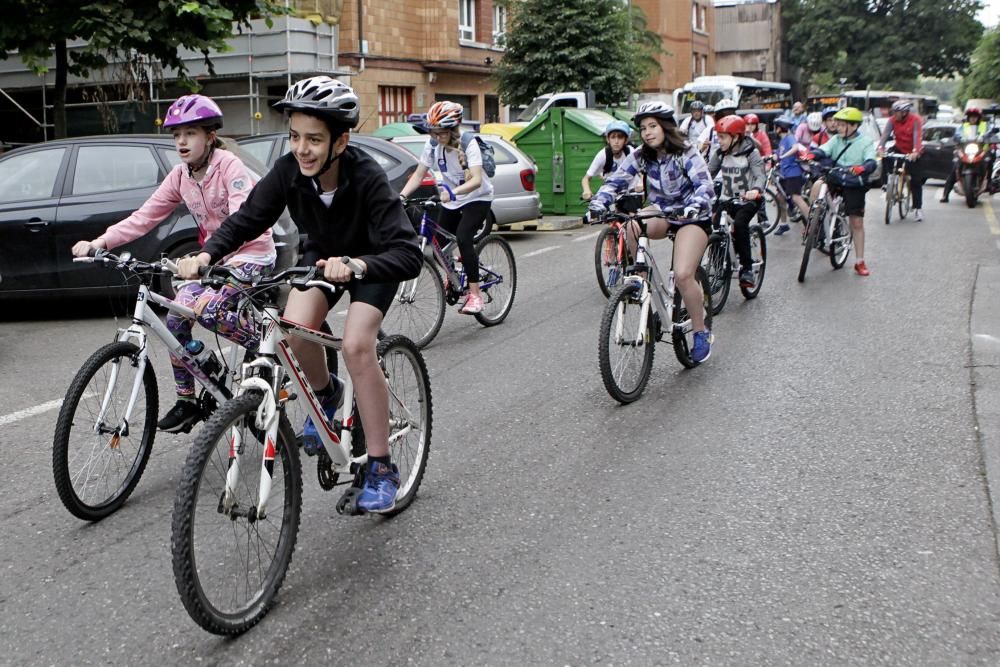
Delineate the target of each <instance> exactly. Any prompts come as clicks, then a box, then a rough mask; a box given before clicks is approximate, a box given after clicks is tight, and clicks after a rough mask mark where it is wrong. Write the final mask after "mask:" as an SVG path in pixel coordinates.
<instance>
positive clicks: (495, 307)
mask: <svg viewBox="0 0 1000 667" xmlns="http://www.w3.org/2000/svg"><path fill="white" fill-rule="evenodd" d="M476 254H478V255H479V289H480V290H482V292H483V302H484V304H483V310H482V311H481V312H478V313H476V319H477V320H478V321H479V323H480V324H482V325H483V326H485V327H492V326H496V325H497V324H500V323H501V322H503V321H504V320H505V319H506V318H507V314H508V313H510V308H511V306H513V305H514V294H515V293H516V292H517V265H516V264H515V263H514V251H513V250H511V248H510V244H509V243H507V242H506V241H504V240H503V239H502V238H500V237H499V236H496V235H490V236H487V237H486V238H485V239H483V240H482V241H480V242H479V243H478V244H477V245H476Z"/></svg>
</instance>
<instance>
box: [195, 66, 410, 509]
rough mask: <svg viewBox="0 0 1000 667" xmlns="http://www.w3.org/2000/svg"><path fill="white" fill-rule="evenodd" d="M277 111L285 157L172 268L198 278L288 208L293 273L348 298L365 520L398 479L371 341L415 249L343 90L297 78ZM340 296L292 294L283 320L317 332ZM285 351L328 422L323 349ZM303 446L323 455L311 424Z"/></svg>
mask: <svg viewBox="0 0 1000 667" xmlns="http://www.w3.org/2000/svg"><path fill="white" fill-rule="evenodd" d="M275 107H276V108H278V109H281V110H283V111H285V112H286V113H288V119H289V135H290V138H291V152H290V153H288V154H286V155H284V156H282V157H281V158H279V159H278V161H277V162H276V163H275V165H274V167H273V168H272V169H271V171H270V172H268V174H267V175H266V176H265V177H264V178H263V179H261V181H260V183H258V184H257V187H256V188H254V190H253V192H251V194H250V197H249V198H248V199H247V201H246V203H245V204H244V206H243V208H241V209H240V210H239V211H238V212H237V213H235V214H233V215H230V216H229V218H227V219H226V221H225V222H224V223H223V224H222V226H221V227H220V228H219V230H218V232H217V233H216V234H215V236H214V237H213V238H212V239H210V240H209V242H208V243H207V244H205V248H204V251H203V252H202V253H200V254H199V255H197V256H196V257H193V258H189V259H185V260H182V261H181V262H180V263H179V268H180V272H181V275H182V276H183V277H187V278H194V277H196V276H197V275H198V270H199V268H200V267H202V266H207V265H209V264H211V263H213V262H215V261H218V259H219V258H220V257H222V256H224V255H225V254H226V253H227V252H229V251H230V249H231V248H233V247H236V246H238V245H239V244H240V243H241V242H243V240H245V239H247V238H253V237H254V236H255V235H256V234H259V233H260V230H263V229H267V228H269V227H270V226H271V225H272V224H274V222H275V220H277V218H278V216H279V215H281V212H282V211H283V210H284V209H285V207H287V208H288V210H289V212H290V213H291V216H292V219H293V220H295V222H296V224H297V225H299V226H300V228H302V229H303V230H304V231H306V232H307V233H308V234H309V240H308V242H307V243H306V245H305V248H304V252H303V257H302V259H301V261H300V265H302V266H317V267H319V268H321V269H322V270H323V276H324V278H325V279H326V280H327V281H329V282H333V283H343V284H344V285H345V290H346V291H347V292H349V293H350V295H351V303H350V306H349V307H348V311H347V318H346V320H345V322H344V342H343V349H342V351H343V355H344V361H345V362H346V363H347V368H348V371H349V372H350V374H351V378H352V380H353V382H354V388H355V392H356V394H357V404H358V410H359V412H360V413H361V420H362V423H363V424H364V430H365V437H366V440H367V444H368V461H369V463H368V465H369V469H368V474H367V475H366V477H365V486H364V488H363V489H362V492H361V495H360V497H359V498H358V501H357V506H358V507H359V508H361V509H363V510H364V511H367V512H385V511H389V510H391V509H392V508H393V507H394V504H395V499H396V492H397V491H398V489H399V473H398V471H397V469H396V466H395V465H393V464H392V462H391V460H390V454H389V441H388V438H389V426H388V415H389V396H388V390H387V388H386V384H385V378H384V376H383V374H382V371H381V369H380V368H379V365H378V359H377V357H376V354H375V347H376V338H377V335H378V331H379V328H380V326H381V324H382V318H383V316H384V315H385V312H386V310H387V309H388V308H389V304H390V303H391V302H392V299H393V297H394V296H395V294H396V288H397V286H398V283H399V282H400V281H402V280H408V279H410V278H414V277H416V276H417V274H418V273H419V272H420V266H421V262H422V255H421V253H420V246H419V245H418V244H417V240H416V234H415V232H414V231H413V226H412V225H411V224H410V221H409V219H408V218H407V217H406V214H405V212H404V211H403V205H402V204H401V203H400V201H399V197H398V196H397V195H396V194H395V193H393V191H392V189H391V188H390V186H389V182H388V181H387V180H386V176H385V172H384V170H383V169H382V168H381V167H379V165H378V163H376V162H375V161H374V160H373V159H372V158H370V157H368V155H367V154H366V153H365V152H364V151H362V150H360V149H358V148H355V147H353V146H349V145H348V140H349V136H350V130H351V128H353V127H355V126H357V124H358V118H359V115H360V109H359V104H358V97H357V95H355V93H354V91H353V90H352V89H351V88H350V87H349V86H347V85H345V84H343V83H341V82H340V81H337V80H336V79H331V78H329V77H326V76H315V77H312V78H309V79H304V80H302V81H299V82H298V83H296V84H295V85H293V86H292V87H291V88H289V89H288V92H287V93H286V94H285V98H284V99H283V100H282V101H280V102H278V103H277V104H275ZM344 257H351V258H353V259H354V260H355V262H357V264H359V265H360V266H361V267H362V278H361V279H360V280H353V278H354V274H353V273H352V271H351V269H350V268H348V267H347V266H346V265H345V264H344V263H343V262H342V261H341V260H342V258H344ZM339 297H340V294H338V295H331V294H330V293H329V292H327V291H324V290H321V289H319V288H311V289H307V290H304V291H299V290H293V291H292V292H291V293H290V294H289V296H288V303H287V305H286V306H285V312H284V318H285V319H287V320H291V321H293V322H297V323H298V324H301V325H303V326H305V327H308V328H311V329H319V327H320V325H321V324H322V323H323V321H324V320H325V319H326V316H327V314H328V313H329V311H330V309H331V308H333V306H334V305H335V304H336V302H337V300H338V299H339ZM289 344H290V345H291V346H292V349H293V352H294V353H295V356H296V358H297V359H298V360H299V362H300V364H301V366H302V370H303V371H304V372H305V375H306V378H307V379H308V380H309V384H310V385H311V386H312V387H313V389H314V390H316V393H317V395H318V396H319V397H320V400H321V405H322V408H323V412H324V413H325V414H326V417H327V419H330V420H332V419H333V416H334V413H335V412H336V409H337V407H338V403H339V402H340V401H342V400H343V385H342V383H341V382H340V380H339V379H337V378H336V376H333V375H331V374H329V373H328V371H327V369H326V359H325V354H324V350H323V347H322V346H321V345H319V344H317V343H312V342H309V341H306V340H304V339H300V338H293V339H292V340H291V341H289ZM302 440H303V447H304V449H305V451H306V453H307V454H315V453H316V452H317V451H319V448H320V447H321V446H322V445H321V444H319V442H320V441H319V436H318V434H317V431H316V425H315V424H313V423H312V420H311V419H309V418H307V419H306V424H305V427H304V428H303V434H302Z"/></svg>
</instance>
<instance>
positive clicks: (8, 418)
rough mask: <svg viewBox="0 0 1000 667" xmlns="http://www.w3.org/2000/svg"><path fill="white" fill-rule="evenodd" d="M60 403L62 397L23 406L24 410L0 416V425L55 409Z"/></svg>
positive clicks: (61, 402)
mask: <svg viewBox="0 0 1000 667" xmlns="http://www.w3.org/2000/svg"><path fill="white" fill-rule="evenodd" d="M62 404H63V399H61V398H60V399H58V400H55V401H48V402H47V403H42V404H41V405H36V406H34V407H32V408H25V409H24V410H18V411H17V412H12V413H10V414H9V415H4V416H2V417H0V426H6V425H7V424H13V423H14V422H16V421H21V420H22V419H27V418H28V417H34V416H35V415H40V414H42V413H43V412H48V411H49V410H55V409H56V408H58V407H61V406H62Z"/></svg>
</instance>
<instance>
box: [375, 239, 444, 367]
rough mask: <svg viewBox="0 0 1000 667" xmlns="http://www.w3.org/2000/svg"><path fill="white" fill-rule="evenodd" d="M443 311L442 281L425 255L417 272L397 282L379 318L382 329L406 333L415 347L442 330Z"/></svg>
mask: <svg viewBox="0 0 1000 667" xmlns="http://www.w3.org/2000/svg"><path fill="white" fill-rule="evenodd" d="M444 311H445V302H444V281H443V280H442V279H441V274H440V273H438V270H437V269H436V268H435V267H434V265H433V264H432V263H431V262H430V261H429V260H428V259H426V258H425V259H424V261H423V265H422V267H421V269H420V275H418V276H417V277H416V278H413V279H412V280H405V281H403V282H401V283H399V288H398V289H397V290H396V296H395V298H393V300H392V303H391V304H389V310H388V311H386V314H385V318H384V319H383V320H382V330H383V331H384V332H385V333H387V334H400V335H402V336H406V337H407V338H409V339H410V340H412V341H413V342H414V344H415V345H416V346H417V347H418V348H424V347H426V346H427V344H428V343H430V342H431V341H432V340H434V337H435V336H437V335H438V332H439V331H440V330H441V324H442V323H443V322H444Z"/></svg>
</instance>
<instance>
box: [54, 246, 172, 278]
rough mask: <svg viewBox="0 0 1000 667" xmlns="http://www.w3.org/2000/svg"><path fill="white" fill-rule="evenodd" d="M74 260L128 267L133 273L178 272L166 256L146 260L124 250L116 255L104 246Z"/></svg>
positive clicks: (84, 262) (83, 262) (122, 267)
mask: <svg viewBox="0 0 1000 667" xmlns="http://www.w3.org/2000/svg"><path fill="white" fill-rule="evenodd" d="M73 261H74V262H78V263H82V264H103V265H105V266H114V267H115V268H120V269H128V270H129V271H132V272H133V273H149V274H176V273H177V265H176V264H174V263H173V262H172V261H170V260H169V259H167V258H166V257H164V258H163V259H161V260H160V261H159V262H144V261H142V260H140V259H136V258H135V257H132V255H131V253H128V252H123V253H122V254H121V255H116V254H114V253H112V252H109V251H107V250H105V249H104V248H94V249H92V250H91V251H90V254H88V255H87V256H86V257H74V258H73Z"/></svg>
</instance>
